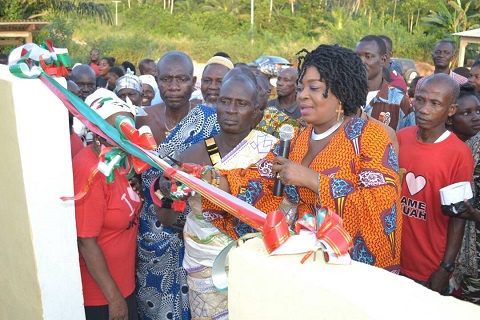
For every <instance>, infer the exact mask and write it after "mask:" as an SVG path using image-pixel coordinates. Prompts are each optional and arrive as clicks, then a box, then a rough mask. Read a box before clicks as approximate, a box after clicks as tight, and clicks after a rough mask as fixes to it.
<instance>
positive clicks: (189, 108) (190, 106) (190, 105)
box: [163, 102, 192, 137]
mask: <svg viewBox="0 0 480 320" xmlns="http://www.w3.org/2000/svg"><path fill="white" fill-rule="evenodd" d="M166 110H167V106H165V108H164V109H163V117H164V118H165V122H164V125H165V137H168V136H169V135H170V133H172V131H173V130H174V129H175V128H176V127H177V125H178V123H176V124H175V125H174V126H173V128H172V129H170V128H168V127H167V114H166V112H167V111H166ZM191 110H192V103H191V102H189V106H188V112H187V114H189V113H190V111H191ZM180 121H181V120H180Z"/></svg>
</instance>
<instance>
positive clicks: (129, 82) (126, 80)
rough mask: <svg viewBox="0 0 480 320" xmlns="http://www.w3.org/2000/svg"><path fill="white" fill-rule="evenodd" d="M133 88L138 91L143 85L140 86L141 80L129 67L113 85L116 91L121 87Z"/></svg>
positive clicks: (141, 89)
mask: <svg viewBox="0 0 480 320" xmlns="http://www.w3.org/2000/svg"><path fill="white" fill-rule="evenodd" d="M127 88H129V89H134V90H136V91H138V92H140V93H142V92H143V87H142V81H140V79H139V78H138V77H137V76H136V75H134V74H133V72H132V71H131V70H130V68H128V69H127V72H126V73H125V75H124V76H123V77H120V78H119V79H118V80H117V83H116V86H115V90H114V91H115V92H118V91H120V90H122V89H127Z"/></svg>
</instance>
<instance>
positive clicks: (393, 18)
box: [392, 0, 398, 22]
mask: <svg viewBox="0 0 480 320" xmlns="http://www.w3.org/2000/svg"><path fill="white" fill-rule="evenodd" d="M397 1H398V0H394V1H393V16H392V21H393V22H395V12H397Z"/></svg>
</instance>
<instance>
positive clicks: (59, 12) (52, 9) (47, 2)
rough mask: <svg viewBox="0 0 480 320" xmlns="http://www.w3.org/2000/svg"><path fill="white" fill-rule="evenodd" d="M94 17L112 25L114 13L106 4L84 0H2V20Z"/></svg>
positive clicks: (0, 5)
mask: <svg viewBox="0 0 480 320" xmlns="http://www.w3.org/2000/svg"><path fill="white" fill-rule="evenodd" d="M49 15H50V16H68V17H94V18H97V19H98V20H99V21H101V22H105V23H109V24H111V23H112V11H111V9H110V7H109V6H108V5H107V4H106V3H99V2H94V1H83V0H2V1H0V19H3V20H24V19H35V18H39V17H45V16H49Z"/></svg>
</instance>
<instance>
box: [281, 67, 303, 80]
mask: <svg viewBox="0 0 480 320" xmlns="http://www.w3.org/2000/svg"><path fill="white" fill-rule="evenodd" d="M278 76H279V77H280V76H283V77H285V76H288V77H295V78H296V77H298V72H297V70H296V69H293V68H285V69H283V70H282V71H280V73H279V74H278Z"/></svg>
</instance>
